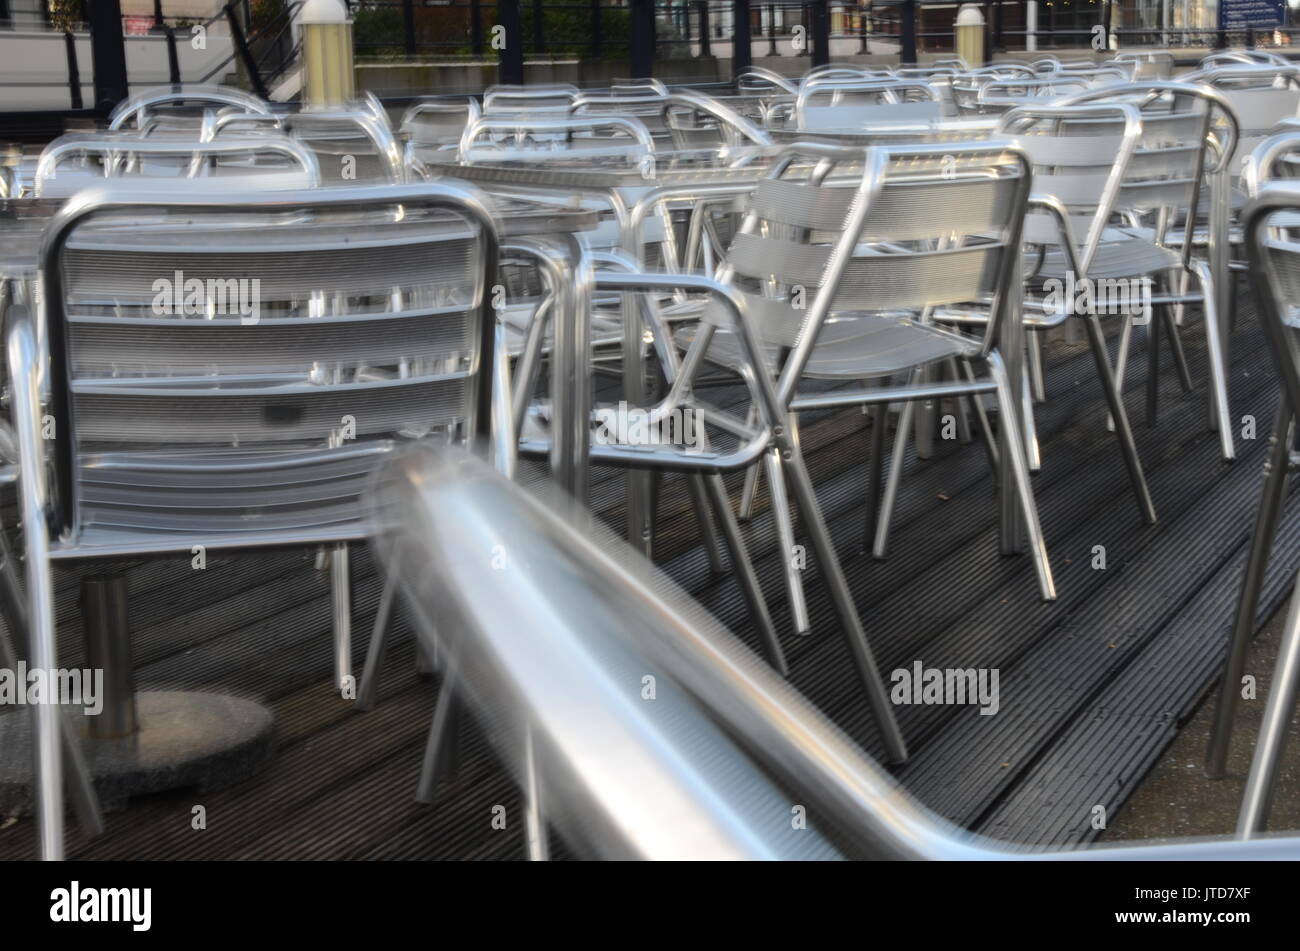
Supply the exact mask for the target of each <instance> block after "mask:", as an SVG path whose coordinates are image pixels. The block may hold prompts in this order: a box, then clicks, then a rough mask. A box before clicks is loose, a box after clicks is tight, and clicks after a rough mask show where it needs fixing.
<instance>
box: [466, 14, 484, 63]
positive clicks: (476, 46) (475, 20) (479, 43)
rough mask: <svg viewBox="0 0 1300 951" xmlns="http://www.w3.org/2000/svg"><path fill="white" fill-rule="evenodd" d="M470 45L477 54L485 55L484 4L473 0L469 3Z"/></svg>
mask: <svg viewBox="0 0 1300 951" xmlns="http://www.w3.org/2000/svg"><path fill="white" fill-rule="evenodd" d="M469 46H470V49H471V50H473V51H474V55H475V56H482V55H483V5H482V3H481V2H480V0H472V2H471V3H470V5H469Z"/></svg>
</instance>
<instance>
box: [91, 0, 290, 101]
mask: <svg viewBox="0 0 1300 951" xmlns="http://www.w3.org/2000/svg"><path fill="white" fill-rule="evenodd" d="M114 6H117V4H116V3H114ZM91 9H94V10H98V9H99V4H95V5H94V6H93V7H92V8H91ZM226 19H227V20H228V21H229V22H230V39H231V41H232V42H233V43H234V44H235V52H236V53H238V54H239V59H240V60H241V61H242V62H243V64H244V71H245V72H246V73H248V82H249V84H250V85H251V86H252V87H253V92H255V93H257V95H259V96H261V97H262V98H263V99H270V98H271V96H270V94H269V93H267V91H266V85H265V84H264V83H263V82H262V74H261V72H260V71H259V70H258V68H257V60H256V59H254V58H253V51H252V50H250V49H249V48H248V40H247V38H246V37H245V36H244V28H243V27H242V26H241V25H240V23H239V17H237V16H236V15H235V8H234V6H228V7H226ZM118 24H119V27H118V28H119V29H121V18H120V17H119V18H118ZM123 65H124V66H125V64H123ZM95 86H96V88H98V86H99V66H98V63H96V67H95ZM96 96H98V94H96Z"/></svg>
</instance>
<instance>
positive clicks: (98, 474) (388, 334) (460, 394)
mask: <svg viewBox="0 0 1300 951" xmlns="http://www.w3.org/2000/svg"><path fill="white" fill-rule="evenodd" d="M496 264H497V237H496V230H495V225H494V223H493V219H492V212H491V206H490V204H488V202H487V200H486V199H485V198H484V197H483V196H482V195H481V193H479V192H477V191H476V190H474V189H473V188H471V187H469V186H466V185H462V184H447V183H440V184H428V185H403V186H363V185H357V186H352V187H348V188H316V189H312V190H310V191H301V192H278V193H275V194H273V195H271V194H267V195H266V196H265V197H263V196H259V195H256V194H245V193H240V192H238V191H234V192H232V191H231V190H230V189H225V190H223V191H222V192H221V193H217V192H215V191H208V190H190V191H174V192H161V193H159V192H155V193H153V194H150V195H149V196H142V195H138V194H136V193H133V192H132V193H123V192H121V191H120V190H117V191H115V190H114V189H112V188H106V189H100V190H94V191H88V192H83V193H81V194H80V195H78V196H76V197H75V198H73V199H72V200H71V201H69V202H68V203H67V204H66V205H65V206H64V208H63V209H62V211H61V212H60V213H59V214H58V215H57V216H56V217H55V218H54V219H53V221H52V222H51V224H50V225H49V227H48V229H47V232H46V240H45V242H44V247H43V250H42V256H41V264H40V275H41V280H42V282H43V288H44V293H45V299H46V311H47V314H48V317H47V321H48V338H49V354H50V371H49V379H50V389H51V403H50V409H49V412H50V413H51V414H52V415H53V416H54V418H55V420H56V421H57V425H58V431H59V432H60V433H67V434H69V438H66V439H59V440H57V445H55V447H54V450H53V451H54V452H55V454H56V462H57V465H56V469H55V471H56V473H57V478H58V480H59V486H58V489H59V491H58V495H57V499H58V512H59V516H58V518H57V519H55V520H54V526H55V528H54V534H59V533H61V532H71V533H72V537H73V538H74V539H75V537H76V536H77V533H78V532H80V531H83V530H85V531H89V530H97V531H100V532H109V533H111V534H113V535H114V537H115V538H118V539H119V541H120V540H121V538H122V536H142V535H144V536H150V535H151V536H152V539H153V540H152V541H151V540H150V539H149V538H144V539H143V540H142V539H141V538H139V537H136V538H135V543H136V544H137V545H139V546H141V547H142V550H165V547H166V546H167V545H175V544H177V540H178V539H179V540H180V542H179V543H180V545H181V546H182V547H187V546H188V543H187V542H185V541H184V538H185V537H187V536H192V535H194V534H196V533H203V532H209V533H216V534H217V535H223V534H224V535H228V536H231V537H232V538H242V539H247V540H248V541H249V542H250V543H253V544H257V543H267V542H268V540H273V539H279V540H281V541H283V542H285V543H289V542H292V541H294V540H295V539H301V538H302V537H304V536H310V537H313V538H314V537H316V536H318V535H322V534H330V533H337V534H339V535H340V536H341V537H348V536H349V533H351V534H353V535H355V534H357V533H359V532H360V531H361V530H362V529H361V528H360V527H359V526H358V524H357V519H358V517H359V513H360V508H359V502H358V498H359V493H360V492H361V490H362V488H363V485H364V481H365V477H366V474H367V472H368V471H369V470H370V466H371V465H372V463H373V460H375V459H376V458H377V454H378V453H382V452H384V451H386V450H387V449H388V448H391V446H392V445H393V444H394V440H396V439H397V438H398V437H400V436H406V435H409V436H419V435H423V434H426V433H429V432H438V433H442V434H444V435H445V436H447V438H469V437H471V436H473V437H475V438H479V437H486V435H487V431H488V430H487V426H488V409H489V408H490V397H489V395H488V378H489V376H490V372H489V370H488V368H489V367H490V366H491V362H490V361H491V358H492V354H493V350H492V340H493V334H494V333H495V316H494V312H493V310H492V306H491V300H490V298H491V294H490V293H489V291H488V288H490V287H491V286H492V285H493V284H494V282H495V274H496ZM151 544H157V545H159V546H163V547H159V548H148V547H147V546H149V545H151Z"/></svg>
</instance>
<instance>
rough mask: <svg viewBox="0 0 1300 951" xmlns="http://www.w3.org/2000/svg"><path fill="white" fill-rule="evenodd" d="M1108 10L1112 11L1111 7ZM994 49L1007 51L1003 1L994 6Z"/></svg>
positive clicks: (998, 0) (996, 1)
mask: <svg viewBox="0 0 1300 951" xmlns="http://www.w3.org/2000/svg"><path fill="white" fill-rule="evenodd" d="M1107 9H1110V7H1109V5H1107ZM993 49H994V51H995V52H998V53H1001V52H1002V51H1003V50H1004V49H1005V47H1004V46H1003V42H1002V0H994V4H993ZM989 58H990V59H992V57H989Z"/></svg>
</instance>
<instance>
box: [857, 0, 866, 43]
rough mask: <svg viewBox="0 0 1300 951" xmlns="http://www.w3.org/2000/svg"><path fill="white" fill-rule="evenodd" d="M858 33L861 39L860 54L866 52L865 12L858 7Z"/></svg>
mask: <svg viewBox="0 0 1300 951" xmlns="http://www.w3.org/2000/svg"><path fill="white" fill-rule="evenodd" d="M858 33H859V35H860V36H861V37H862V52H864V53H865V52H867V11H866V9H865V8H863V7H858Z"/></svg>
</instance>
